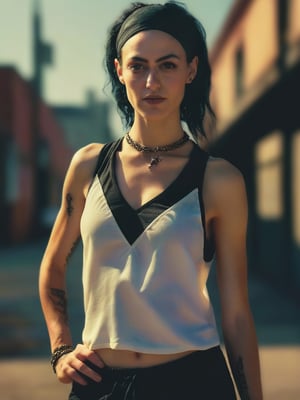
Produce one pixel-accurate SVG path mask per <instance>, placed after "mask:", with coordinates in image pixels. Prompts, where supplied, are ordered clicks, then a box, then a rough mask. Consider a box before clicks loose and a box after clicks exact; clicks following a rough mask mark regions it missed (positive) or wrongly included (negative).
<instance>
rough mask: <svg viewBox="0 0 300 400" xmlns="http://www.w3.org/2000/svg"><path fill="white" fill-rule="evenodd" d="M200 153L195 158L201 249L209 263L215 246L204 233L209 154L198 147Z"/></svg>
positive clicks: (211, 239)
mask: <svg viewBox="0 0 300 400" xmlns="http://www.w3.org/2000/svg"><path fill="white" fill-rule="evenodd" d="M199 150H200V152H201V155H200V157H197V171H199V173H200V176H198V195H199V204H200V210H201V220H202V226H203V231H204V249H203V257H204V260H205V261H207V262H209V261H211V260H212V258H213V256H214V252H215V246H214V243H213V238H209V237H208V236H207V232H206V218H205V207H204V202H203V181H204V176H205V171H206V165H207V161H208V159H209V154H208V153H207V152H206V151H204V150H202V149H201V148H200V147H199Z"/></svg>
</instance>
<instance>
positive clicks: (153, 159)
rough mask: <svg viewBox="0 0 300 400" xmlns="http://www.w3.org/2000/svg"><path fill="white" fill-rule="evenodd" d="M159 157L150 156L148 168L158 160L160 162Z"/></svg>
mask: <svg viewBox="0 0 300 400" xmlns="http://www.w3.org/2000/svg"><path fill="white" fill-rule="evenodd" d="M161 160H162V159H161V158H160V157H159V156H156V157H151V160H150V162H149V165H148V168H149V169H151V168H152V167H153V166H156V165H157V164H158V163H159V162H161Z"/></svg>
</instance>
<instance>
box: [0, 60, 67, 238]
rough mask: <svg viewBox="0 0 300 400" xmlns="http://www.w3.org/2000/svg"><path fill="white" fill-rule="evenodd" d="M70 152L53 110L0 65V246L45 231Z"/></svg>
mask: <svg viewBox="0 0 300 400" xmlns="http://www.w3.org/2000/svg"><path fill="white" fill-rule="evenodd" d="M71 156H72V152H71V150H70V149H69V148H68V146H67V145H66V144H65V142H64V139H63V132H62V129H61V127H60V125H59V124H58V123H57V121H56V119H55V117H54V114H53V112H52V110H51V109H50V108H49V107H48V106H47V105H46V104H45V103H44V102H43V101H42V100H40V99H39V98H36V97H34V91H33V90H32V87H31V85H30V84H29V83H28V82H26V81H25V80H24V79H22V77H21V76H20V75H19V74H18V73H17V71H16V70H15V69H14V68H12V67H0V181H1V191H0V221H1V230H0V244H10V243H18V242H22V241H24V240H27V239H30V238H32V237H34V236H35V235H36V234H39V233H40V232H41V230H43V229H44V227H45V226H44V225H45V217H46V214H47V212H48V211H49V210H51V207H55V206H57V205H58V204H59V202H60V192H61V186H62V182H63V179H64V175H65V172H66V168H67V166H68V163H69V161H70V159H71Z"/></svg>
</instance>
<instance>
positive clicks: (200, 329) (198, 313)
mask: <svg viewBox="0 0 300 400" xmlns="http://www.w3.org/2000/svg"><path fill="white" fill-rule="evenodd" d="M121 144H122V141H121V139H120V140H118V141H116V142H113V143H111V144H109V145H106V146H105V147H104V149H103V150H102V151H101V153H100V157H99V165H98V167H99V168H98V173H97V174H96V175H95V177H94V180H93V182H92V185H91V187H90V190H89V193H88V195H87V199H86V204H85V208H84V211H83V215H82V219H81V233H82V240H83V248H84V250H83V251H84V253H83V260H84V265H83V289H84V308H85V326H84V330H83V343H85V344H86V345H87V346H88V347H89V348H90V349H100V348H111V349H121V350H132V351H137V352H144V353H156V354H168V353H177V352H181V351H186V350H199V349H207V348H210V347H213V346H216V345H218V344H219V343H220V341H219V336H218V333H217V329H216V323H215V318H214V313H213V309H212V305H211V302H210V300H209V296H208V293H207V288H206V282H207V278H208V274H209V270H210V266H211V262H212V255H213V253H212V251H211V249H210V248H209V243H208V242H207V241H206V240H205V229H204V226H205V225H204V208H203V203H202V196H201V190H202V180H203V174H204V170H205V165H206V161H207V154H206V153H204V152H203V151H202V150H201V149H200V148H198V147H197V146H196V145H195V146H194V149H193V151H192V153H191V156H190V160H189V161H188V163H187V164H186V166H185V167H184V168H183V170H182V171H181V173H180V174H179V175H178V177H177V178H176V179H175V180H174V182H173V183H172V184H171V185H170V186H169V187H168V188H167V189H166V190H165V191H164V192H163V193H162V194H161V195H159V196H157V197H156V198H155V199H153V200H151V201H150V202H148V203H147V204H146V205H144V206H143V207H141V208H140V209H139V210H133V209H132V208H131V207H130V206H129V205H128V204H127V203H126V201H125V199H124V198H123V197H122V195H121V193H120V190H119V188H118V186H117V181H116V178H115V174H114V154H115V151H118V149H119V148H120V146H121ZM197 166H198V169H196V170H195V168H197ZM199 168H201V169H199ZM196 171H198V172H199V173H196ZM195 177H196V178H197V179H195ZM194 181H195V182H194ZM204 254H205V256H204ZM205 258H206V260H205Z"/></svg>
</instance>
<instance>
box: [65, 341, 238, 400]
mask: <svg viewBox="0 0 300 400" xmlns="http://www.w3.org/2000/svg"><path fill="white" fill-rule="evenodd" d="M95 369H96V370H97V368H95ZM99 372H100V374H101V375H102V381H101V382H100V383H90V384H89V385H87V386H81V385H79V384H77V383H73V386H72V391H71V393H70V396H69V400H235V399H236V396H235V392H234V387H233V383H232V380H231V377H230V374H229V371H228V368H227V365H226V362H225V359H224V356H223V353H222V351H221V349H220V347H214V348H212V349H209V350H205V351H196V352H194V353H192V354H190V355H188V356H185V357H183V358H180V359H179V360H175V361H171V362H167V363H164V364H160V365H158V366H153V367H147V368H109V367H104V368H101V369H99Z"/></svg>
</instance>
